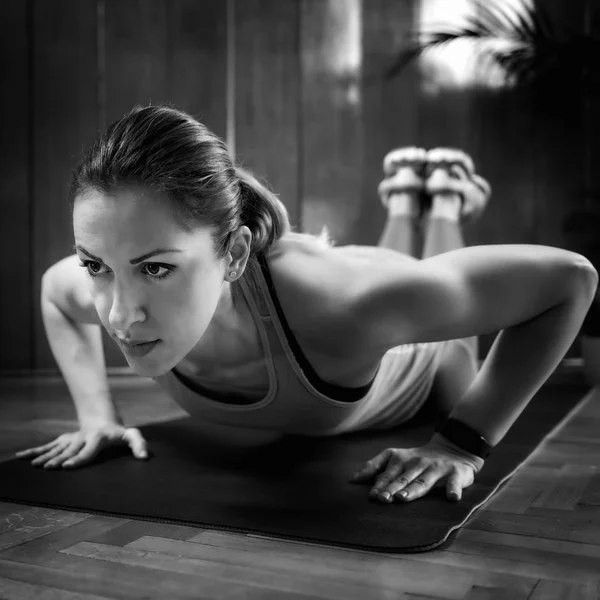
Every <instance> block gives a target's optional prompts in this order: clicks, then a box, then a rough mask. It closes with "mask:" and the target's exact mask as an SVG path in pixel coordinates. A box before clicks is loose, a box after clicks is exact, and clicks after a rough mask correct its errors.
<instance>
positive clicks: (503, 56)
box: [385, 0, 600, 85]
mask: <svg viewBox="0 0 600 600" xmlns="http://www.w3.org/2000/svg"><path fill="white" fill-rule="evenodd" d="M472 4H473V6H474V8H475V9H476V10H475V14H474V15H471V16H469V17H467V18H466V19H464V20H463V21H464V22H463V24H461V25H452V24H443V25H441V26H440V27H436V28H432V29H429V30H428V29H424V30H417V31H413V32H412V33H411V34H410V35H409V37H408V39H407V40H406V42H405V44H404V45H403V46H402V48H401V49H400V51H399V52H398V53H397V55H396V57H395V59H394V61H393V62H392V64H391V65H390V66H389V67H388V69H387V71H386V73H385V77H386V78H387V79H391V78H393V77H395V76H396V75H398V73H400V72H401V71H402V70H403V69H404V68H405V67H406V66H407V65H408V64H409V63H410V62H412V61H413V60H414V59H415V58H417V57H418V56H420V55H421V54H424V53H426V52H429V51H431V50H443V49H444V48H447V47H449V46H451V45H453V44H455V43H456V42H458V41H462V42H465V41H466V42H468V43H470V44H471V45H472V47H473V54H474V56H475V57H476V58H477V59H479V60H478V65H479V71H478V75H479V76H480V79H481V80H482V81H485V79H486V77H487V76H488V75H489V72H490V70H489V62H487V61H491V62H492V63H494V64H495V65H497V66H499V67H500V68H501V70H502V73H503V74H504V78H505V82H506V83H512V84H513V85H525V84H528V83H532V82H534V81H535V82H545V81H548V80H549V78H554V79H556V77H557V76H559V75H560V77H561V78H562V81H563V82H565V83H566V82H567V81H569V82H573V83H575V82H576V83H578V84H581V83H582V82H583V83H585V84H587V85H591V84H593V83H599V80H600V40H597V39H594V38H592V37H590V36H581V35H577V34H574V33H571V35H570V36H569V37H568V38H567V39H566V40H562V39H560V38H558V37H557V36H556V32H555V29H554V27H553V26H552V24H551V21H550V18H549V17H548V15H547V14H545V13H544V12H543V10H541V9H540V8H539V7H538V8H537V9H535V10H534V9H533V8H532V7H531V6H530V5H529V4H528V3H527V2H526V0H522V1H521V2H520V4H518V5H516V6H515V5H512V6H511V5H507V4H506V3H504V2H502V1H501V0H472Z"/></svg>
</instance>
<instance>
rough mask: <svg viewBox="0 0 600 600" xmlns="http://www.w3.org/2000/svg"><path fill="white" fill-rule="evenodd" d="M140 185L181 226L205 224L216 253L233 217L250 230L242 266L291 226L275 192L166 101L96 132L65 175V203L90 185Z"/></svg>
mask: <svg viewBox="0 0 600 600" xmlns="http://www.w3.org/2000/svg"><path fill="white" fill-rule="evenodd" d="M125 185H142V186H145V187H149V188H150V189H153V190H155V191H158V192H161V193H162V194H164V195H165V196H166V197H167V198H168V199H169V200H171V207H172V210H173V217H174V219H175V220H176V222H177V223H178V225H179V226H180V227H181V228H182V229H183V230H184V231H186V232H187V233H191V232H192V231H194V230H195V229H196V228H197V227H200V226H203V227H208V228H210V229H211V230H212V237H213V244H214V250H215V253H216V254H217V257H218V258H222V257H224V256H225V254H226V253H227V251H228V242H229V236H230V233H231V232H232V231H234V230H235V229H237V228H238V227H239V226H240V225H246V226H247V227H248V228H249V229H250V231H251V232H252V245H251V252H250V258H249V260H248V265H247V268H249V269H250V270H252V269H256V268H258V267H257V260H256V258H257V255H259V254H261V253H262V254H267V253H268V252H269V250H270V248H271V247H272V246H273V244H275V242H276V241H277V240H279V239H280V238H281V237H282V236H283V235H284V234H285V233H288V232H289V231H290V230H291V226H290V220H289V215H288V212H287V209H286V208H285V206H284V204H283V203H282V202H281V201H280V200H279V198H278V197H277V196H276V195H275V194H274V193H273V192H272V191H271V190H270V189H268V188H267V187H266V185H264V184H262V183H261V182H259V181H258V179H257V178H256V177H255V176H254V175H253V174H252V173H251V172H250V171H249V170H247V169H243V168H242V167H241V166H239V165H237V164H236V162H235V159H234V158H232V157H231V156H230V154H229V151H228V149H227V146H226V144H225V142H224V141H223V140H222V139H221V138H220V137H218V136H217V135H216V134H214V133H213V132H212V131H210V130H209V129H208V128H207V127H206V126H205V125H203V124H202V123H200V122H199V121H197V120H196V119H195V118H194V117H192V116H191V115H189V114H187V113H185V112H183V111H180V110H177V109H175V108H173V107H171V106H169V105H164V104H163V105H158V106H146V107H141V106H136V107H135V108H134V109H133V110H132V111H131V112H130V113H128V114H126V115H125V116H124V117H123V118H122V119H119V120H118V121H116V122H115V123H113V124H112V125H110V127H108V129H107V130H106V131H105V132H104V133H103V134H102V135H101V136H100V137H99V138H98V139H97V140H96V142H95V143H94V144H93V145H92V147H91V148H90V149H89V150H88V151H87V153H86V154H85V156H84V157H83V159H82V160H81V162H80V163H79V165H78V166H77V168H76V169H75V171H74V172H73V176H72V179H71V185H70V190H69V192H70V193H69V197H70V207H71V210H73V207H74V204H75V200H76V198H77V197H78V196H79V195H81V194H83V193H85V192H86V191H88V190H90V189H94V190H98V191H100V192H102V193H109V192H111V191H114V190H116V189H119V188H120V187H123V186H125Z"/></svg>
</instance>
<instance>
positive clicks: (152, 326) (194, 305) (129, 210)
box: [73, 189, 245, 377]
mask: <svg viewBox="0 0 600 600" xmlns="http://www.w3.org/2000/svg"><path fill="white" fill-rule="evenodd" d="M244 229H245V228H244ZM73 230H74V236H75V244H76V251H77V255H78V256H79V258H80V259H81V261H82V262H84V263H85V264H86V267H85V268H86V270H87V272H88V273H90V274H91V275H95V276H93V277H92V276H91V277H90V289H91V294H92V298H93V301H94V305H95V307H96V310H97V312H98V316H99V317H100V320H101V321H102V324H103V325H104V327H105V328H106V330H107V331H108V333H109V334H110V335H111V337H112V338H113V339H115V341H116V342H117V343H119V341H118V338H121V339H125V340H127V341H129V340H130V339H131V340H132V341H134V342H135V341H148V342H149V341H154V340H159V341H158V343H157V344H155V345H154V347H153V348H152V350H151V351H150V352H149V353H148V354H146V355H144V356H139V355H138V356H136V355H134V354H132V352H131V351H128V350H127V349H126V348H124V347H123V346H122V345H121V344H119V346H120V348H121V350H122V351H123V353H124V355H125V357H126V358H127V362H128V364H129V366H130V367H131V368H132V369H133V370H134V371H135V372H136V373H137V374H139V375H141V376H144V377H157V376H159V375H162V374H164V373H166V372H167V371H169V370H170V369H172V368H173V367H174V366H175V365H176V364H177V363H179V362H180V361H181V360H182V359H183V358H184V357H185V356H186V355H187V354H189V353H190V351H191V350H192V349H193V348H194V346H195V345H196V344H197V343H198V342H199V340H200V339H201V338H202V336H203V334H204V333H205V331H206V329H207V327H208V325H209V323H210V321H211V319H212V318H213V316H214V315H215V312H216V311H217V308H218V305H219V301H220V300H222V301H221V304H222V305H223V304H228V303H227V297H229V298H230V297H231V294H230V289H229V284H228V283H226V282H225V272H226V270H227V269H228V267H229V263H230V262H231V260H232V255H231V254H227V255H226V256H225V257H224V258H222V259H218V258H217V257H216V255H215V252H214V250H213V246H212V239H211V235H210V231H209V230H207V229H198V230H196V231H194V232H193V233H191V234H190V233H186V232H185V231H182V230H181V229H180V227H179V226H178V225H177V223H176V222H175V220H174V219H173V217H172V216H171V213H170V210H169V208H168V205H167V203H166V202H164V201H163V199H161V197H160V196H159V195H158V194H153V193H152V192H149V191H147V190H140V189H128V190H123V191H119V192H115V193H111V194H103V193H101V192H98V191H94V190H90V191H88V192H86V193H85V194H84V195H82V196H80V197H78V198H77V199H76V202H75V205H74V210H73ZM157 250H160V253H157V254H156V255H153V256H147V255H148V254H149V253H153V252H155V251H157ZM141 257H143V258H141ZM134 262H135V264H133V263H134ZM227 293H229V294H227Z"/></svg>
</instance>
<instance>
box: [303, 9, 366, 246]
mask: <svg viewBox="0 0 600 600" xmlns="http://www.w3.org/2000/svg"><path fill="white" fill-rule="evenodd" d="M300 48H301V50H300V53H301V82H302V96H301V98H302V100H301V103H302V116H301V119H302V126H301V127H302V129H301V136H302V137H301V177H302V179H301V198H302V219H301V227H302V230H303V231H306V232H309V233H318V232H320V231H321V229H322V228H323V226H324V225H325V226H327V228H328V230H329V232H330V234H331V237H332V238H333V239H334V240H335V241H336V243H337V244H338V245H343V244H348V243H352V238H353V230H354V228H355V226H356V223H357V222H358V220H359V218H360V211H361V186H362V157H363V150H364V136H363V123H362V118H361V113H362V95H361V86H360V72H361V66H362V2H361V1H360V0H343V1H340V2H338V1H336V0H327V1H323V0H302V2H301V14H300Z"/></svg>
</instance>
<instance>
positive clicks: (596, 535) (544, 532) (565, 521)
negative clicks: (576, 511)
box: [464, 508, 600, 545]
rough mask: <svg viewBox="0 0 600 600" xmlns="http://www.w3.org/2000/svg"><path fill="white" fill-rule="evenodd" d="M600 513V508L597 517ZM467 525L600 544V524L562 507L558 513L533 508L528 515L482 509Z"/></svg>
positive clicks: (544, 537) (482, 528)
mask: <svg viewBox="0 0 600 600" xmlns="http://www.w3.org/2000/svg"><path fill="white" fill-rule="evenodd" d="M599 516H600V514H599V513H598V512H597V514H596V515H595V518H596V519H598V517H599ZM464 527H465V528H466V529H478V530H480V531H493V532H500V533H512V534H516V535H530V536H535V537H538V538H542V539H550V540H564V541H570V542H581V543H583V544H595V545H598V544H600V525H598V524H597V521H596V524H595V523H594V521H593V520H592V519H590V518H589V517H588V518H581V517H575V516H573V515H571V514H566V513H564V512H562V511H561V513H560V515H559V516H557V514H556V512H554V511H553V513H552V515H549V514H548V511H544V509H535V508H534V509H529V510H528V511H527V513H526V514H524V515H513V514H510V513H498V512H491V511H488V510H479V511H477V513H475V516H474V517H473V518H472V519H471V520H469V521H468V522H467V523H466V525H465V526H464Z"/></svg>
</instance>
